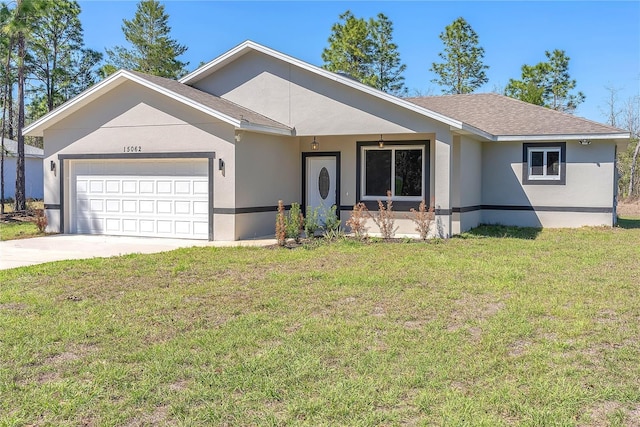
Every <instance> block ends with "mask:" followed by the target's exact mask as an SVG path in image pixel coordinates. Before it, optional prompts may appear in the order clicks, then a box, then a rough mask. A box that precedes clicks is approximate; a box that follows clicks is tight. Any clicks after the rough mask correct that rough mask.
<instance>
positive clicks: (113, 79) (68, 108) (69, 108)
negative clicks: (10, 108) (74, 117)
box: [22, 70, 126, 137]
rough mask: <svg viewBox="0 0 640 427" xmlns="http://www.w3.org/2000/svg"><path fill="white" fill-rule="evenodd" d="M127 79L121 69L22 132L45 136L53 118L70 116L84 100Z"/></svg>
mask: <svg viewBox="0 0 640 427" xmlns="http://www.w3.org/2000/svg"><path fill="white" fill-rule="evenodd" d="M125 80H126V77H125V76H124V70H120V71H117V72H115V73H114V74H112V75H111V76H109V77H107V78H106V79H104V80H102V81H101V82H99V83H96V84H95V85H93V86H92V87H90V88H89V89H86V90H85V91H84V92H82V93H80V94H79V95H77V96H76V97H74V98H72V99H70V100H69V101H67V102H65V103H64V104H62V105H60V106H59V107H57V108H56V109H54V110H53V111H51V112H49V113H47V114H45V115H44V116H42V117H41V118H39V119H38V120H36V121H35V122H33V123H31V124H30V125H29V126H26V127H24V128H23V130H22V132H23V134H24V135H25V136H40V137H42V136H44V129H45V125H46V124H47V123H49V122H50V121H51V120H54V119H55V118H57V117H60V116H61V115H63V118H64V117H66V116H68V115H69V114H72V113H74V112H75V111H77V110H78V109H79V108H80V107H81V106H82V105H84V101H87V100H91V99H93V98H95V97H98V96H99V95H100V94H101V93H102V91H104V90H106V89H107V87H108V86H111V85H114V84H116V85H117V86H118V85H120V84H121V83H123V82H124V81H125ZM65 113H66V115H65Z"/></svg>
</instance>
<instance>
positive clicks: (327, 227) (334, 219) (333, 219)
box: [323, 205, 343, 240]
mask: <svg viewBox="0 0 640 427" xmlns="http://www.w3.org/2000/svg"><path fill="white" fill-rule="evenodd" d="M337 209H338V208H337V206H336V205H333V206H331V209H329V210H327V209H325V211H324V233H323V236H324V237H325V238H327V239H329V240H334V239H336V238H338V237H342V234H343V233H342V229H341V228H340V218H338V214H337V212H336V211H337Z"/></svg>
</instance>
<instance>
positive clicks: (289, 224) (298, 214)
mask: <svg viewBox="0 0 640 427" xmlns="http://www.w3.org/2000/svg"><path fill="white" fill-rule="evenodd" d="M303 227H304V217H303V216H302V211H301V210H300V204H299V203H292V204H291V209H289V215H288V216H287V218H286V219H285V235H286V237H287V238H289V239H295V241H296V243H299V242H300V234H301V233H302V229H303Z"/></svg>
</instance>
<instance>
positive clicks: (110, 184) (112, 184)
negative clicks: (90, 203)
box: [106, 180, 120, 194]
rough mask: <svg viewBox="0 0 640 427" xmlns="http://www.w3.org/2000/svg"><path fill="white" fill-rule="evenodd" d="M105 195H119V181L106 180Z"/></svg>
mask: <svg viewBox="0 0 640 427" xmlns="http://www.w3.org/2000/svg"><path fill="white" fill-rule="evenodd" d="M106 187H107V193H115V194H119V193H120V181H114V180H108V181H107V182H106Z"/></svg>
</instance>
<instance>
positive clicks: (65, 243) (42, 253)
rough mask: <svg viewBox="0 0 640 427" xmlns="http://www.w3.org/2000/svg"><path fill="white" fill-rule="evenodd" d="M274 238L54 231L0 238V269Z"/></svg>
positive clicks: (258, 243)
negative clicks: (208, 238) (188, 237)
mask: <svg viewBox="0 0 640 427" xmlns="http://www.w3.org/2000/svg"><path fill="white" fill-rule="evenodd" d="M274 243H276V240H275V239H260V240H242V241H236V242H208V241H206V240H184V239H157V238H146V237H121V236H89V235H79V234H55V235H51V236H45V237H34V238H32V239H20V240H8V241H4V242H2V241H0V270H6V269H8V268H16V267H24V266H28V265H35V264H42V263H45V262H51V261H62V260H68V259H86V258H105V257H112V256H118V255H125V254H132V253H141V254H151V253H157V252H166V251H171V250H174V249H178V248H188V247H192V246H266V245H271V244H274Z"/></svg>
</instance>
